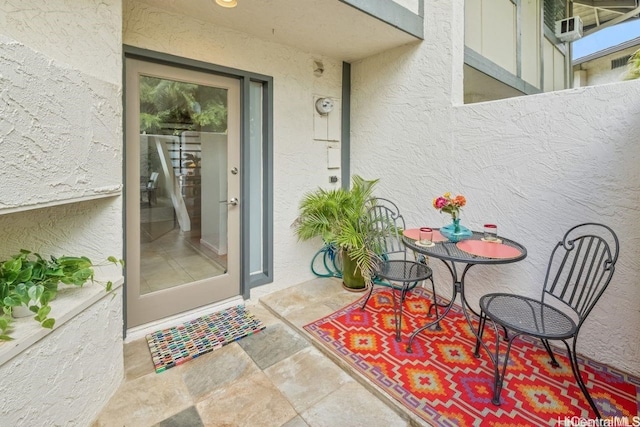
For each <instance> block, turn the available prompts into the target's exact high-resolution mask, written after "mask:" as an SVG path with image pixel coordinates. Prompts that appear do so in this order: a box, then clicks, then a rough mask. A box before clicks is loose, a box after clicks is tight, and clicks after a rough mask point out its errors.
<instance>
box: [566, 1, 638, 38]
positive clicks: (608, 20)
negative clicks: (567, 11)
mask: <svg viewBox="0 0 640 427" xmlns="http://www.w3.org/2000/svg"><path fill="white" fill-rule="evenodd" d="M638 3H639V0H573V16H576V15H578V16H580V18H581V19H582V24H583V26H584V34H585V35H588V34H591V33H594V32H596V31H599V30H602V29H604V28H606V27H610V26H612V25H615V24H619V23H621V22H624V21H626V20H629V19H637V18H638V15H639V14H640V7H639V6H640V5H639V4H638Z"/></svg>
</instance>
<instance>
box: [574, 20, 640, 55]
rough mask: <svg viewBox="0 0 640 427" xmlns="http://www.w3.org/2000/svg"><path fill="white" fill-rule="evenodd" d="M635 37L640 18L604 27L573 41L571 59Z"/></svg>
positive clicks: (639, 31) (638, 29) (639, 28)
mask: <svg viewBox="0 0 640 427" xmlns="http://www.w3.org/2000/svg"><path fill="white" fill-rule="evenodd" d="M636 37H640V19H635V20H633V21H627V22H623V23H622V24H618V25H614V26H611V27H608V28H605V29H604V30H600V31H597V32H595V33H593V34H591V35H589V36H586V37H582V38H581V39H578V40H576V41H575V42H573V60H574V61H575V60H576V59H579V58H582V57H583V56H587V55H591V54H592V53H594V52H598V51H600V50H602V49H606V48H608V47H611V46H615V45H618V44H620V43H624V42H626V41H627V40H631V39H635V38H636ZM639 47H640V46H639Z"/></svg>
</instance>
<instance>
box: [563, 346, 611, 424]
mask: <svg viewBox="0 0 640 427" xmlns="http://www.w3.org/2000/svg"><path fill="white" fill-rule="evenodd" d="M563 342H564V345H565V346H566V347H567V353H568V354H569V360H570V361H571V370H572V371H573V376H574V377H575V378H576V382H577V383H578V386H579V387H580V390H582V394H584V397H585V398H586V399H587V402H589V406H591V409H593V412H595V414H596V418H598V419H602V416H601V415H600V411H599V410H598V407H597V406H596V404H595V402H594V401H593V399H592V398H591V395H590V394H589V390H588V389H587V386H586V385H585V384H584V381H582V375H580V365H579V363H578V356H577V354H576V351H575V350H576V349H575V340H574V343H573V347H574V348H573V351H571V349H570V348H569V344H568V343H567V342H566V341H563Z"/></svg>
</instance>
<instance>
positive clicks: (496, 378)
mask: <svg viewBox="0 0 640 427" xmlns="http://www.w3.org/2000/svg"><path fill="white" fill-rule="evenodd" d="M485 318H486V315H485ZM494 329H495V333H496V349H495V354H494V357H495V359H494V360H495V361H494V371H493V399H491V403H493V404H494V405H496V406H500V393H501V392H502V386H503V384H504V376H505V374H506V373H507V365H508V364H509V354H510V353H511V344H513V340H514V339H516V338H517V337H518V335H514V336H513V337H511V339H510V340H509V343H508V344H507V350H506V351H505V353H504V361H503V362H502V372H500V334H498V328H497V327H494Z"/></svg>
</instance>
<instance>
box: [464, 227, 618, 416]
mask: <svg viewBox="0 0 640 427" xmlns="http://www.w3.org/2000/svg"><path fill="white" fill-rule="evenodd" d="M618 250H619V243H618V237H617V236H616V234H615V233H614V232H613V230H612V229H611V228H609V227H607V226H606V225H602V224H596V223H585V224H580V225H577V226H575V227H573V228H571V229H570V230H569V231H567V232H566V234H565V235H564V237H563V239H562V241H560V242H558V243H557V244H556V246H555V248H554V249H553V252H552V253H551V257H550V259H549V266H548V268H547V273H546V276H545V281H544V288H543V290H542V298H541V299H540V300H537V299H532V298H528V297H524V296H520V295H514V294H505V293H493V294H487V295H484V296H483V297H482V298H480V309H481V315H480V324H479V325H478V339H477V341H476V348H475V355H476V357H479V349H480V345H481V344H482V346H483V347H484V348H485V350H486V351H487V354H488V355H489V357H490V358H491V359H492V362H493V363H494V369H495V370H494V394H493V400H492V402H493V403H494V404H495V405H499V404H500V392H501V390H502V385H503V381H504V377H505V373H506V369H507V364H508V360H509V352H510V350H511V345H512V344H513V341H514V340H515V339H516V338H518V337H519V336H521V335H529V336H532V337H534V338H539V339H540V340H541V341H542V343H543V345H544V347H545V349H546V350H547V352H548V353H549V356H550V357H551V362H550V363H551V365H552V366H553V367H558V366H559V364H558V362H557V361H556V359H555V357H554V355H553V351H552V348H551V346H550V344H549V341H551V340H554V341H555V340H558V341H562V342H563V343H564V345H565V347H566V348H567V353H568V356H569V360H570V361H571V369H572V371H573V375H574V377H575V379H576V381H577V382H578V386H579V387H580V390H582V393H583V394H584V396H585V397H586V399H587V401H588V402H589V405H590V406H591V408H592V409H593V411H594V412H595V413H596V416H597V417H598V418H601V416H600V412H599V411H598V408H597V407H596V405H595V403H594V402H593V399H592V398H591V396H590V395H589V391H588V390H587V387H586V386H585V384H584V381H583V380H582V377H581V376H580V369H579V365H578V357H577V353H576V344H577V341H578V333H579V332H580V328H581V327H582V325H583V323H584V321H585V320H586V318H587V316H588V315H589V313H591V310H592V309H593V307H594V306H595V304H596V303H597V302H598V300H599V299H600V296H602V293H603V292H604V291H605V289H606V288H607V286H608V285H609V282H610V281H611V277H612V276H613V272H614V270H615V264H616V261H617V259H618ZM545 298H546V299H547V300H546V301H545ZM549 303H551V304H552V305H551V304H549ZM561 310H562V311H561ZM487 319H488V320H489V321H490V322H492V324H493V328H494V331H495V336H496V343H495V349H494V352H495V354H493V355H492V354H491V352H490V351H489V348H488V347H487V346H486V345H485V344H484V343H482V342H481V339H482V333H483V332H484V327H485V325H486V322H487ZM498 326H500V327H503V328H505V340H506V341H507V348H506V353H505V354H504V356H503V357H504V360H503V361H502V371H500V366H499V365H500V358H499V355H500V349H499V343H500V336H499V334H498ZM507 330H508V331H509V332H510V333H509V334H508V335H510V336H507V333H506V331H507ZM569 340H570V341H572V346H571V347H570V346H569V342H568V341H569Z"/></svg>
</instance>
